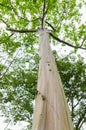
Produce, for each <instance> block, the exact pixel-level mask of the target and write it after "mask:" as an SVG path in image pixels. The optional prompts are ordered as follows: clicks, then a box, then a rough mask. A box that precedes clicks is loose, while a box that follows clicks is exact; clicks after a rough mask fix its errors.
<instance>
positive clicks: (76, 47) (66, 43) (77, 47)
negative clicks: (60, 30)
mask: <svg viewBox="0 0 86 130" xmlns="http://www.w3.org/2000/svg"><path fill="white" fill-rule="evenodd" d="M49 34H50V35H51V36H52V37H53V38H54V39H55V40H57V41H59V42H61V43H63V44H65V45H68V46H70V47H73V48H75V49H83V50H86V48H83V47H82V45H80V46H74V45H72V44H70V43H68V42H65V41H63V40H61V39H60V38H58V37H56V36H55V35H53V34H52V33H51V32H50V33H49Z"/></svg>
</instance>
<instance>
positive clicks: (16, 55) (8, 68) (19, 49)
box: [0, 48, 21, 79]
mask: <svg viewBox="0 0 86 130" xmlns="http://www.w3.org/2000/svg"><path fill="white" fill-rule="evenodd" d="M20 50H21V48H20V49H19V50H18V51H17V53H16V54H15V56H14V58H13V60H12V61H11V62H10V64H9V66H8V67H7V68H6V70H5V72H4V73H3V75H2V76H1V77H0V79H1V78H3V76H4V75H5V74H6V73H7V72H8V70H9V68H10V67H11V65H12V63H13V62H14V60H15V58H16V56H17V55H18V53H19V51H20Z"/></svg>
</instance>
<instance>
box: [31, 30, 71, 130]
mask: <svg viewBox="0 0 86 130" xmlns="http://www.w3.org/2000/svg"><path fill="white" fill-rule="evenodd" d="M39 43H40V47H39V55H40V63H39V75H38V87H37V90H38V94H37V97H36V102H35V111H34V117H33V128H32V130H73V127H72V122H71V117H70V113H69V109H68V105H67V102H66V98H65V94H64V90H63V87H62V83H61V80H60V76H59V72H58V70H57V67H56V64H55V59H54V57H53V55H52V51H51V48H50V44H49V39H48V30H47V29H44V30H42V29H39Z"/></svg>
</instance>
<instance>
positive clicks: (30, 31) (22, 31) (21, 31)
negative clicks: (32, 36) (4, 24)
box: [7, 28, 37, 33]
mask: <svg viewBox="0 0 86 130" xmlns="http://www.w3.org/2000/svg"><path fill="white" fill-rule="evenodd" d="M7 30H8V31H12V32H16V33H34V32H37V30H17V29H12V28H7Z"/></svg>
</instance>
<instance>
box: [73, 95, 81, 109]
mask: <svg viewBox="0 0 86 130" xmlns="http://www.w3.org/2000/svg"><path fill="white" fill-rule="evenodd" d="M82 99H83V97H81V98H80V99H79V100H78V102H77V103H76V104H75V105H74V106H73V109H74V108H75V107H76V106H77V105H78V104H79V102H80V101H81V100H82Z"/></svg>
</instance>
